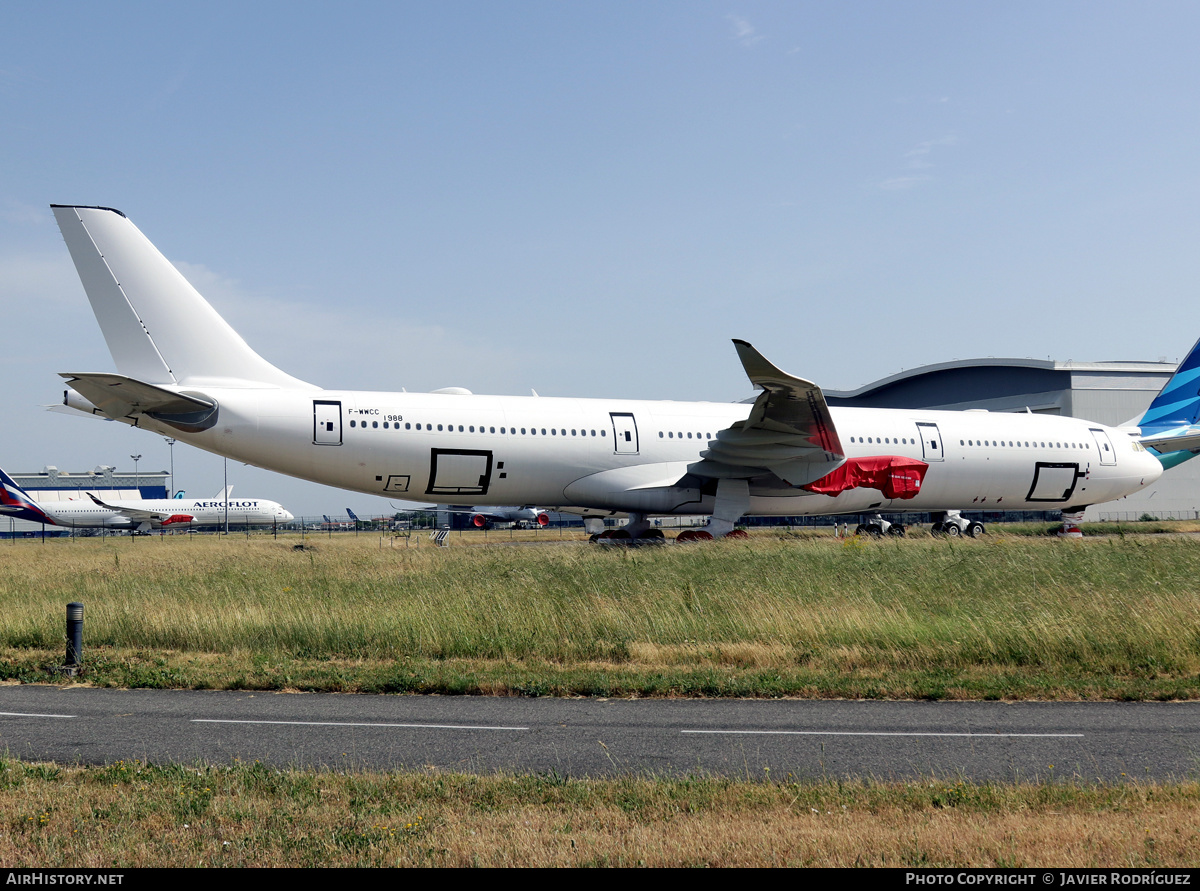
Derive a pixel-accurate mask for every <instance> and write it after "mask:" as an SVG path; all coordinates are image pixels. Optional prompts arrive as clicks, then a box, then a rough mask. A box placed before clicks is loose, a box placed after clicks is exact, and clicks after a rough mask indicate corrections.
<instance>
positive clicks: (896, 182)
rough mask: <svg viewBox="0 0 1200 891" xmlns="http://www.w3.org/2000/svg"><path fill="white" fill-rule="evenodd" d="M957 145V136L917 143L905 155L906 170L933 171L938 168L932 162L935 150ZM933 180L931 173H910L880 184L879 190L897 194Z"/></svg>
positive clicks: (890, 178)
mask: <svg viewBox="0 0 1200 891" xmlns="http://www.w3.org/2000/svg"><path fill="white" fill-rule="evenodd" d="M957 144H958V137H957V136H943V137H941V138H940V139H927V140H926V141H925V142H920V143H917V145H915V146H913V147H912V148H911V149H909V150H908V151H907V152H905V153H904V165H903V166H904V169H905V170H912V171H918V170H919V171H924V170H932V169H933V168H934V167H935V166H936V165H935V164H934V163H933V161H932V160H931V155H932V154H933V151H934V149H938V148H942V147H945V146H951V145H957ZM931 179H933V175H932V174H929V173H908V174H904V175H902V176H893V177H889V178H888V179H885V180H883V182H881V183H879V188H880V189H883V190H884V191H888V192H896V191H900V190H903V189H911V188H914V187H916V186H919V185H921V184H922V183H925V182H929V181H930V180H931Z"/></svg>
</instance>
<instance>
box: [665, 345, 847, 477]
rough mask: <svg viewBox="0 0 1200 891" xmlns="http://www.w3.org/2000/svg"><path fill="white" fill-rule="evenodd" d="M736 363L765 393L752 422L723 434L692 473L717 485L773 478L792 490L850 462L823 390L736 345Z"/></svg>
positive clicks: (752, 350) (756, 404) (747, 347)
mask: <svg viewBox="0 0 1200 891" xmlns="http://www.w3.org/2000/svg"><path fill="white" fill-rule="evenodd" d="M733 345H734V347H736V348H737V351H738V358H739V359H741V360H742V367H743V368H745V369H746V375H747V377H749V378H750V381H751V383H753V384H755V385H756V386H759V387H762V393H760V394H759V396H758V399H756V400H755V402H754V408H752V409H751V410H750V417H748V418H747V419H746V420H744V421H737V422H735V423H734V424H732V425H730V426H729V427H728V428H727V429H725V430H722V431H720V432H719V433H718V434H717V438H716V439H715V440H713V441H711V442H709V444H708V448H707V449H706V450H705V451H703V452H701V453H700V457H701V459H702V460H700V461H698V462H696V463H695V464H690V465H688V472H689V473H693V474H696V475H697V476H706V477H715V478H717V479H722V478H725V479H752V478H754V477H761V476H766V475H767V474H768V473H772V474H774V475H775V476H777V477H778V478H779V479H781V480H783V481H784V482H786V483H787V484H788V485H791V486H802V485H804V484H806V483H811V482H812V481H814V480H817V479H820V478H821V477H823V476H825V475H826V474H827V473H829V472H830V471H832V470H834V469H836V468H837V467H838V466H840V465H841V464H843V463H844V462H845V460H846V455H845V451H844V450H843V448H842V442H841V440H840V439H839V438H838V433H837V429H836V428H835V427H834V426H833V417H832V415H831V414H830V412H829V406H828V404H826V402H825V395H824V394H823V393H822V392H821V388H820V387H818V386H817V385H816V384H814V383H812V382H811V381H806V380H803V379H801V378H798V377H792V376H791V375H790V374H787V373H786V372H784V371H780V370H779V369H778V368H776V367H775V366H774V365H772V364H771V363H770V362H769V361H768V360H767V359H766V358H765V357H764V356H763V354H762V353H760V352H759V351H758V350H756V349H755V348H754V347H752V346H751V345H750V344H748V343H746V342H745V341H744V340H735V341H734V342H733Z"/></svg>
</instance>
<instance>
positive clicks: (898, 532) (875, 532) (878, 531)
mask: <svg viewBox="0 0 1200 891" xmlns="http://www.w3.org/2000/svg"><path fill="white" fill-rule="evenodd" d="M904 531H905V529H904V526H903V525H901V524H900V523H889V522H888V521H887V520H885V519H884V518H883V517H881V516H880V515H879V514H875V515H874V516H873V517H871V518H870V519H868V520H867V521H866V522H865V523H859V524H858V525H857V526H856V527H854V534H855V535H870V536H871V537H872V538H883V537H884V536H885V535H890V536H892V537H893V538H903V537H904Z"/></svg>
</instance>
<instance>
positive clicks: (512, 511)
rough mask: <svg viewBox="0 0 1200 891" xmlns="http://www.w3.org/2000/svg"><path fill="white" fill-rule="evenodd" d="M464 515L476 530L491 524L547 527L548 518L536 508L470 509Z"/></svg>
mask: <svg viewBox="0 0 1200 891" xmlns="http://www.w3.org/2000/svg"><path fill="white" fill-rule="evenodd" d="M463 512H464V513H469V514H470V515H471V525H472V526H474V527H475V528H476V529H486V528H487V527H488V526H490V525H491V524H492V523H518V524H521V523H532V524H534V525H536V526H549V525H550V517H549V516H547V514H546V512H545V511H544V510H538V509H537V508H536V507H503V506H501V505H496V506H494V507H471V508H468V509H467V510H466V511H463Z"/></svg>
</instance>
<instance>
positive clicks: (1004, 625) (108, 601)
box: [0, 524, 1200, 699]
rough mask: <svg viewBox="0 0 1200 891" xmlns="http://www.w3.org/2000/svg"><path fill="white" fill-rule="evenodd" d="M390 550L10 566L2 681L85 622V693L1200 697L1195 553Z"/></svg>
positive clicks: (254, 551) (1120, 541)
mask: <svg viewBox="0 0 1200 891" xmlns="http://www.w3.org/2000/svg"><path fill="white" fill-rule="evenodd" d="M1142 525H1150V524H1142ZM997 528H999V527H997ZM385 542H386V540H380V539H378V537H377V536H362V537H360V538H358V539H353V538H350V537H344V538H342V539H340V540H339V539H332V540H317V541H315V542H310V546H311V547H310V549H306V550H302V551H297V550H294V549H293V542H290V541H284V540H280V541H278V542H276V541H273V540H271V539H265V538H251V539H238V538H231V539H229V540H219V539H216V538H198V537H191V538H186V539H185V538H182V537H180V538H177V539H173V538H167V539H143V540H133V541H131V540H129V539H119V540H116V539H109V540H96V539H93V540H78V541H75V542H69V541H58V542H51V543H47V544H45V545H41V544H38V543H32V542H28V543H27V542H19V543H17V544H12V545H9V544H4V545H0V578H3V579H4V580H5V581H4V584H3V587H0V677H8V678H12V679H17V680H23V681H32V680H43V679H45V678H46V677H47V674H46V668H47V667H48V666H50V665H52V664H54V663H56V662H58V661H61V653H62V650H63V643H62V641H63V617H64V605H65V603H67V602H68V601H71V600H81V601H83V602H84V604H85V608H86V653H87V657H88V674H87V679H88V680H90V681H91V682H92V683H100V684H113V685H121V686H166V687H172V686H199V687H218V688H230V687H232V688H239V687H242V688H257V689H285V688H294V689H309V690H361V691H381V692H382V691H394V692H450V693H501V694H525V695H546V694H578V693H583V694H600V695H651V696H669V695H691V696H747V695H750V696H753V695H765V696H787V695H801V696H829V697H837V696H849V697H873V698H878V697H905V698H912V697H917V698H933V699H941V698H1094V699H1095V698H1099V699H1171V698H1195V697H1197V696H1198V695H1200V610H1197V598H1196V595H1195V594H1194V589H1195V581H1196V579H1197V578H1200V542H1196V541H1194V540H1193V539H1192V537H1191V536H1134V535H1125V536H1124V537H1121V536H1117V537H1109V538H1103V539H1090V540H1088V539H1085V540H1083V541H1057V540H1048V539H1044V538H1038V537H1024V536H1012V535H1007V534H1004V533H1003V532H1001V533H1000V534H993V535H991V536H989V537H988V538H986V539H983V540H979V541H969V540H968V541H947V540H936V539H930V538H912V539H907V540H902V541H896V540H884V541H869V540H868V541H860V540H856V539H851V540H848V541H846V542H841V541H838V540H834V539H830V538H825V537H822V538H800V537H789V536H786V535H782V536H758V537H755V538H752V539H750V540H748V541H726V542H719V543H713V544H709V545H704V546H697V547H684V546H667V547H657V548H640V549H625V548H605V547H596V546H587V545H581V544H572V543H565V544H550V545H538V546H529V547H522V546H508V545H492V546H486V547H451V548H447V549H437V548H430V547H421V548H407V549H406V548H403V547H399V548H395V547H390V546H386V544H390V542H386V544H385ZM381 545H382V546H381Z"/></svg>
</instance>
